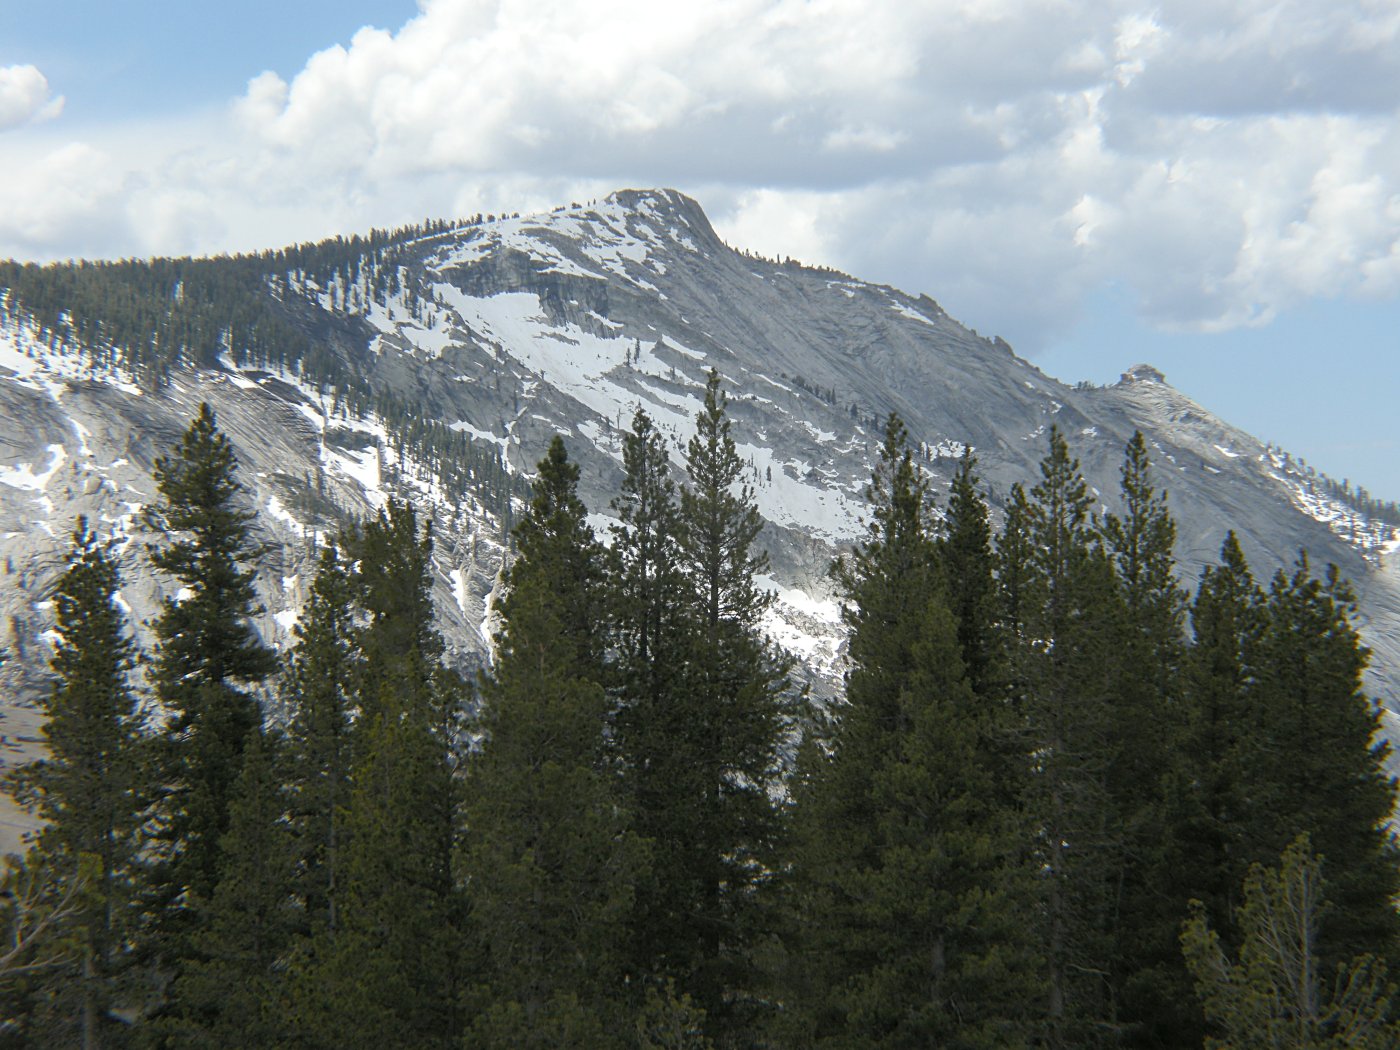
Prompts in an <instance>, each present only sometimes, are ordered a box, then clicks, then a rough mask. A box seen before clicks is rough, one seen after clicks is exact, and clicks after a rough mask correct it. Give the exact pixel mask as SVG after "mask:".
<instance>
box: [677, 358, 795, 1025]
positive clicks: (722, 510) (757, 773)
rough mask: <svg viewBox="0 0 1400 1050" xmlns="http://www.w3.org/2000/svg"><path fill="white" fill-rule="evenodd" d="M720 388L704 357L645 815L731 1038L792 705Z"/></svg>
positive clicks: (701, 986)
mask: <svg viewBox="0 0 1400 1050" xmlns="http://www.w3.org/2000/svg"><path fill="white" fill-rule="evenodd" d="M726 400H727V399H726V398H725V395H724V394H723V392H722V391H721V390H720V377H719V374H718V373H717V372H715V371H711V372H710V374H709V378H708V381H707V384H706V390H705V400H704V405H703V407H702V408H701V410H700V412H699V414H698V416H697V418H696V433H695V436H694V437H693V438H691V440H690V442H689V444H688V445H687V449H686V475H687V479H688V480H687V484H686V485H685V486H684V487H683V488H682V490H681V500H680V539H681V544H680V554H681V571H682V575H683V578H684V580H685V583H686V590H685V591H684V592H683V595H684V597H683V600H684V601H685V603H686V604H687V605H688V606H690V609H691V617H692V619H693V622H694V624H695V627H694V632H693V634H692V636H691V645H690V647H689V653H688V659H687V674H686V676H685V681H684V684H683V690H684V694H683V698H682V701H681V703H680V704H679V705H678V709H677V710H676V711H675V713H674V718H673V719H671V720H670V729H671V733H672V750H671V753H670V754H669V755H667V756H665V760H666V771H665V776H666V779H667V780H668V781H669V782H670V797H669V798H668V799H666V800H665V802H664V803H663V804H665V805H666V806H667V807H668V812H663V813H660V814H657V815H656V817H657V818H658V819H657V821H656V823H655V824H654V825H653V826H652V828H651V831H652V834H653V836H654V838H655V849H656V865H657V867H658V869H660V874H661V878H662V879H663V880H664V883H663V884H669V886H670V892H671V893H672V894H675V895H676V896H674V897H673V898H672V900H671V902H670V908H671V909H672V910H674V911H676V912H679V913H680V915H681V917H682V922H683V923H684V925H685V927H686V928H685V929H683V930H682V931H680V932H681V935H682V937H684V938H685V940H686V941H687V942H688V944H686V945H685V946H684V947H682V951H683V952H687V953H688V954H689V959H688V960H687V962H686V964H685V966H684V969H683V970H682V972H688V973H690V974H691V975H692V976H691V980H690V982H689V985H690V991H691V993H692V995H693V996H694V997H695V1001H696V1005H697V1006H698V1007H699V1008H700V1009H702V1010H704V1011H705V1014H706V1025H707V1029H706V1030H707V1032H708V1033H709V1034H710V1035H711V1037H712V1038H714V1039H715V1040H716V1042H718V1043H720V1044H721V1045H724V1044H726V1043H728V1042H730V1041H732V1040H736V1039H739V1038H740V1033H741V1031H742V1030H743V1028H744V1025H745V1020H744V1017H743V1016H742V1015H743V1013H744V1011H745V1004H744V1000H745V999H746V998H751V997H752V996H753V993H754V983H755V975H754V960H753V956H752V952H753V949H754V946H755V944H756V943H758V942H760V941H761V940H763V939H764V938H765V936H766V935H767V933H768V931H769V928H770V927H771V919H769V918H767V917H766V916H765V912H766V911H769V910H771V907H770V906H769V905H768V904H767V902H766V898H767V896H768V895H767V893H766V889H767V883H768V882H769V881H770V880H771V876H772V872H773V871H774V868H775V866H776V849H777V845H778V825H779V820H778V808H777V804H776V802H775V796H776V788H777V784H778V778H779V773H780V758H779V753H778V749H779V745H780V743H781V742H782V739H783V735H784V733H785V732H786V731H787V727H788V723H789V721H790V714H791V710H790V709H791V706H792V705H791V704H790V703H788V702H787V700H786V696H785V694H786V693H787V692H788V688H789V683H788V678H787V672H788V669H789V667H790V665H791V661H790V660H789V659H788V658H787V657H786V656H784V655H783V654H781V653H779V652H778V651H777V650H776V648H775V647H774V646H772V645H771V644H770V643H769V642H768V640H767V638H766V637H765V635H764V633H763V617H764V615H765V614H766V612H767V611H768V609H769V608H770V607H771V605H772V601H773V599H772V596H771V594H770V593H768V592H766V591H764V590H762V589H760V587H759V585H758V582H757V578H758V577H759V576H760V575H761V574H762V573H764V572H766V571H767V568H768V558H767V555H766V554H765V553H761V552H759V551H757V550H755V545H756V542H757V540H758V536H759V533H760V531H761V530H762V527H763V519H762V518H761V517H760V516H759V513H758V508H757V507H756V506H755V505H754V502H753V499H754V494H753V489H752V487H750V486H749V485H747V484H743V483H742V481H741V479H742V476H743V472H744V464H743V461H742V460H741V459H740V458H739V454H738V451H737V449H736V448H735V444H734V439H733V437H732V436H731V434H730V422H729V419H728V417H727V416H726V414H725V405H726ZM678 597H679V596H678ZM667 868H669V869H670V870H669V874H668V872H667V871H666V870H665V869H667Z"/></svg>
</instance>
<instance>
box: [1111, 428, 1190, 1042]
mask: <svg viewBox="0 0 1400 1050" xmlns="http://www.w3.org/2000/svg"><path fill="white" fill-rule="evenodd" d="M1150 469H1151V464H1150V461H1149V458H1148V455H1147V442H1146V440H1145V439H1144V438H1143V436H1142V433H1141V431H1138V432H1136V433H1134V434H1133V437H1132V438H1131V439H1130V440H1129V441H1128V444H1127V447H1126V448H1125V450H1124V455H1123V467H1122V491H1121V499H1122V507H1123V511H1122V514H1121V516H1120V515H1119V514H1112V513H1110V514H1107V515H1105V517H1104V519H1103V523H1102V532H1103V543H1104V547H1105V549H1106V551H1107V553H1108V555H1109V557H1110V558H1111V559H1112V562H1113V567H1114V570H1115V573H1116V577H1117V584H1118V588H1117V589H1118V594H1119V599H1120V600H1119V606H1120V609H1121V615H1120V616H1119V617H1118V619H1117V620H1116V622H1115V623H1113V624H1112V625H1111V628H1112V629H1113V631H1114V639H1115V641H1114V656H1115V658H1116V662H1117V668H1116V671H1115V680H1114V683H1113V692H1114V697H1113V702H1112V705H1111V707H1110V709H1109V717H1110V720H1111V729H1110V731H1111V734H1112V738H1113V741H1114V745H1115V746H1114V748H1113V750H1112V754H1111V764H1110V765H1109V766H1108V768H1107V771H1106V783H1107V790H1108V794H1109V801H1110V804H1111V805H1112V806H1113V808H1114V811H1115V818H1114V819H1115V823H1116V824H1117V826H1118V828H1119V834H1120V835H1121V837H1122V849H1121V851H1120V853H1119V863H1120V871H1119V873H1118V875H1117V878H1116V882H1117V884H1118V890H1117V900H1116V902H1115V905H1114V919H1113V931H1114V935H1115V937H1116V940H1117V945H1116V947H1115V952H1114V954H1115V960H1114V978H1113V979H1114V986H1115V987H1114V997H1115V999H1116V1000H1117V1001H1118V1002H1120V1003H1121V1006H1120V1011H1121V1013H1120V1019H1121V1022H1122V1024H1123V1025H1124V1027H1125V1029H1128V1030H1138V1031H1140V1033H1141V1036H1140V1037H1141V1038H1143V1039H1144V1040H1145V1041H1146V1042H1147V1044H1148V1045H1157V1044H1158V1042H1159V1041H1160V1039H1162V1038H1170V1037H1171V1036H1172V1035H1173V1034H1174V1033H1178V1032H1179V1030H1180V1029H1181V1028H1182V1027H1183V1018H1182V1017H1181V1014H1180V1006H1181V1004H1182V1003H1186V1004H1188V1005H1190V1004H1191V997H1190V995H1189V994H1187V993H1188V981H1187V976H1186V973H1185V970H1184V968H1183V966H1182V963H1181V953H1180V950H1179V948H1178V944H1177V940H1178V938H1177V934H1178V931H1179V929H1180V926H1181V921H1182V917H1183V915H1184V907H1185V900H1184V898H1182V899H1175V898H1173V897H1170V896H1168V895H1165V894H1164V893H1163V892H1162V891H1163V887H1164V886H1167V885H1170V884H1171V883H1172V881H1173V879H1174V878H1175V876H1176V874H1177V871H1178V869H1177V864H1178V862H1179V858H1177V857H1176V856H1174V855H1173V853H1172V851H1171V850H1170V849H1169V848H1168V843H1169V842H1170V840H1171V836H1170V833H1169V831H1168V828H1167V824H1168V823H1169V821H1170V820H1171V819H1173V817H1172V816H1171V815H1169V813H1168V803H1169V802H1171V801H1174V800H1176V799H1179V798H1180V792H1179V791H1176V790H1173V789H1172V788H1171V787H1169V785H1172V784H1176V785H1180V783H1181V779H1180V778H1179V777H1176V776H1175V775H1174V772H1173V770H1172V765H1173V764H1174V763H1175V762H1176V761H1177V755H1178V749H1179V746H1180V742H1181V739H1182V732H1183V730H1184V725H1183V706H1182V700H1181V686H1180V677H1181V668H1182V664H1183V661H1184V658H1185V632H1184V618H1185V609H1186V596H1185V592H1184V591H1183V590H1182V588H1181V586H1180V585H1179V584H1178V583H1177V580H1176V560H1175V546H1176V523H1175V521H1173V520H1172V517H1171V514H1170V513H1169V511H1168V509H1167V498H1166V495H1165V493H1161V492H1158V491H1157V490H1156V489H1155V488H1154V487H1153V485H1152V480H1151V475H1150ZM1153 1029H1156V1030H1157V1031H1155V1032H1152V1033H1151V1034H1148V1032H1149V1031H1151V1030H1153Z"/></svg>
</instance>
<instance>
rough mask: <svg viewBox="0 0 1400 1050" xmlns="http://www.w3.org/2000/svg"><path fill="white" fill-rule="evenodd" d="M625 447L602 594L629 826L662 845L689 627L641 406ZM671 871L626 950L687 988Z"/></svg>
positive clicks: (673, 524)
mask: <svg viewBox="0 0 1400 1050" xmlns="http://www.w3.org/2000/svg"><path fill="white" fill-rule="evenodd" d="M622 451H623V479H622V488H621V492H620V494H619V495H618V497H617V498H615V499H614V500H613V503H612V507H613V512H614V513H615V514H616V516H617V518H618V522H619V523H618V524H617V525H614V526H613V527H612V543H611V545H610V547H609V548H608V557H607V566H608V568H607V577H608V587H607V592H606V601H607V620H608V627H609V648H610V650H611V654H612V661H611V669H610V675H609V676H610V678H611V683H610V684H611V688H612V689H613V690H614V691H615V696H616V704H617V711H616V714H615V717H614V725H615V742H616V748H617V754H618V758H619V760H620V762H621V766H622V775H623V781H624V785H625V788H626V791H627V797H628V805H629V808H630V809H631V810H632V812H633V813H634V814H635V819H636V831H637V833H638V834H639V835H640V836H641V837H642V838H643V839H647V840H650V841H651V842H652V844H653V846H654V848H660V845H659V844H660V843H663V842H664V843H670V842H675V841H676V840H677V838H678V837H679V836H681V835H683V834H684V833H685V830H686V829H685V827H684V825H686V824H687V823H688V821H689V816H690V815H689V814H685V813H683V812H681V811H680V810H679V808H678V806H677V800H678V798H679V799H689V800H690V801H692V802H693V801H694V798H695V796H694V795H693V794H692V793H690V792H689V791H688V790H686V789H684V788H682V785H688V784H689V778H690V776H691V771H690V770H680V769H679V768H678V766H679V765H680V764H681V762H682V761H683V759H682V758H681V756H682V755H685V754H688V753H689V749H690V748H691V747H693V746H694V745H693V741H689V740H687V739H686V738H685V734H687V733H689V732H691V730H692V725H693V723H692V720H691V719H690V718H689V716H688V713H687V712H686V709H685V706H684V704H685V697H684V692H683V685H684V681H683V679H684V673H685V663H686V659H687V657H688V654H689V646H690V632H691V631H692V630H693V626H694V624H693V619H692V618H691V615H690V613H691V610H690V607H689V605H688V603H686V602H684V601H682V600H678V599H679V598H680V597H681V596H682V595H684V594H685V593H686V586H687V584H686V579H685V577H684V575H683V573H682V569H681V557H682V554H681V547H680V528H681V527H680V510H679V506H678V503H677V498H676V488H675V483H674V482H673V481H672V480H671V476H670V459H669V456H668V455H667V452H666V445H665V441H664V439H663V438H662V436H661V435H660V433H658V432H657V430H656V428H655V426H654V425H653V424H652V422H651V419H650V417H648V416H647V415H646V413H645V412H642V411H640V410H639V411H638V412H637V414H636V416H635V418H634V419H633V422H632V430H631V432H630V433H628V434H626V435H624V437H623V450H622ZM677 876H680V877H687V876H686V875H685V873H680V872H677V871H676V870H675V868H674V867H671V866H666V867H663V868H660V869H656V870H653V872H652V873H651V876H650V877H649V878H648V879H647V880H645V881H644V882H643V883H642V884H641V885H639V887H638V894H639V905H638V911H637V916H636V919H635V921H634V926H633V945H632V952H633V958H634V960H635V963H634V967H635V970H636V972H637V973H639V974H655V975H656V976H657V977H661V978H664V977H673V978H674V979H675V980H676V981H678V982H679V983H680V984H681V986H682V988H685V989H687V990H688V984H687V982H688V981H689V979H690V976H691V975H690V973H689V970H688V968H689V966H690V965H691V963H692V960H693V940H692V939H691V936H690V933H689V929H688V924H689V919H688V917H687V916H686V915H683V914H681V913H680V911H679V909H681V908H683V907H684V906H685V904H684V902H688V901H690V900H693V899H694V896H693V894H692V893H691V892H690V891H688V890H687V889H685V887H684V886H683V885H673V884H672V883H671V881H670V880H671V879H672V878H675V877H677Z"/></svg>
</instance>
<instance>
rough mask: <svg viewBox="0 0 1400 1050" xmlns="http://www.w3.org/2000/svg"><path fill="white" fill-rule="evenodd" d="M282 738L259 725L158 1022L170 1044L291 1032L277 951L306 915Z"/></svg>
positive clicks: (265, 1039) (264, 1039)
mask: <svg viewBox="0 0 1400 1050" xmlns="http://www.w3.org/2000/svg"><path fill="white" fill-rule="evenodd" d="M283 746H284V745H283V742H282V740H281V739H280V737H278V736H277V735H275V734H272V733H267V734H264V733H263V732H262V731H261V730H258V731H255V732H253V733H252V735H251V736H249V738H248V742H247V746H246V748H245V752H244V761H243V771H242V773H241V774H240V776H239V779H238V782H237V784H236V785H235V791H234V797H233V801H232V804H231V806H230V812H229V829H228V831H227V832H226V833H225V834H224V837H223V839H222V840H221V842H220V849H221V857H220V877H219V884H218V887H217V888H216V889H215V891H214V895H213V897H212V899H209V900H201V899H196V900H193V901H191V903H190V908H191V909H192V910H193V911H194V913H195V918H196V921H197V924H198V932H197V933H196V934H195V935H194V936H193V937H192V938H191V943H192V948H193V951H192V953H191V954H192V957H191V958H189V959H187V960H185V962H184V964H183V965H182V966H181V968H180V970H179V971H178V972H177V973H176V975H175V978H174V981H173V983H172V986H171V990H170V999H171V1005H170V1007H169V1009H168V1010H167V1011H166V1015H165V1016H164V1017H163V1018H161V1020H160V1021H158V1022H157V1023H156V1024H155V1025H154V1029H155V1035H156V1040H157V1041H159V1042H160V1043H161V1044H162V1045H165V1046H170V1047H181V1048H183V1047H201V1048H210V1050H212V1048H220V1050H224V1048H227V1050H234V1048H238V1047H247V1046H273V1045H275V1044H276V1042H277V1041H278V1039H279V1038H281V1036H282V1035H283V1034H284V1029H283V1014H282V1010H281V1005H280V1002H279V988H280V984H281V980H282V977H281V973H280V966H279V963H280V961H281V960H282V959H283V958H284V957H285V954H286V951H287V947H288V945H289V944H290V941H291V935H292V931H293V929H294V928H295V926H296V924H297V923H298V922H299V920H300V916H299V914H298V913H299V910H300V909H299V908H298V907H297V903H296V900H295V898H294V897H293V896H292V894H291V893H290V892H289V891H290V888H291V886H292V884H293V878H294V869H295V866H296V855H295V851H294V849H293V840H292V836H291V830H290V828H289V826H288V824H287V821H286V812H287V798H286V793H285V789H284V788H283V786H282V784H281V780H280V777H279V775H278V774H279V772H280V769H281V766H282V763H280V762H279V761H278V753H279V751H280V750H281V748H282V747H283Z"/></svg>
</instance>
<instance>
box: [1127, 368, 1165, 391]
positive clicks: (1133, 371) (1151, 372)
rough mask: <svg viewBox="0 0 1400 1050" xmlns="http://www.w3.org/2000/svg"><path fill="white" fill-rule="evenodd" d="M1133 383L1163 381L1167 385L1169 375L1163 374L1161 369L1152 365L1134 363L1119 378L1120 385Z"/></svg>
mask: <svg viewBox="0 0 1400 1050" xmlns="http://www.w3.org/2000/svg"><path fill="white" fill-rule="evenodd" d="M1131 383H1161V384H1163V385H1166V384H1167V377H1166V376H1165V375H1163V374H1162V372H1161V370H1160V369H1156V368H1153V367H1152V366H1151V365H1133V367H1132V368H1130V369H1128V370H1127V371H1126V372H1124V373H1123V375H1122V377H1121V378H1120V379H1119V380H1118V385H1119V386H1127V385H1129V384H1131Z"/></svg>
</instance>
